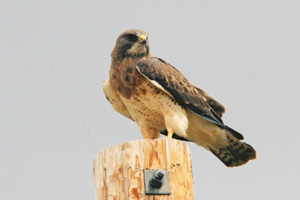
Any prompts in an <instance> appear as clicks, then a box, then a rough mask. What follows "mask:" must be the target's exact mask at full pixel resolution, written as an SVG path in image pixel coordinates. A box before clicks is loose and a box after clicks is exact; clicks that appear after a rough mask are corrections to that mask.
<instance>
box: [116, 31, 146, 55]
mask: <svg viewBox="0 0 300 200" xmlns="http://www.w3.org/2000/svg"><path fill="white" fill-rule="evenodd" d="M149 54H150V52H149V44H148V34H147V33H146V32H145V31H142V30H138V29H129V30H126V31H124V32H123V33H122V34H121V35H120V36H119V37H118V39H117V41H116V45H115V47H114V50H113V51H112V57H113V58H119V59H120V58H126V57H129V58H141V57H148V56H149Z"/></svg>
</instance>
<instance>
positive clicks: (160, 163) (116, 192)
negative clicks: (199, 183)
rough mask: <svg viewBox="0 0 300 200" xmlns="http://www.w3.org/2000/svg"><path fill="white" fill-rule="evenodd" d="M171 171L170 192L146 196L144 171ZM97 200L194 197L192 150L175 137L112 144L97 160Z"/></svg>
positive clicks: (152, 199)
mask: <svg viewBox="0 0 300 200" xmlns="http://www.w3.org/2000/svg"><path fill="white" fill-rule="evenodd" d="M152 169H163V170H168V171H169V183H170V192H171V194H170V195H146V194H145V186H144V170H152ZM94 179H95V192H96V199H97V200H127V199H128V200H133V199H134V200H138V199H139V200H184V199H187V200H193V199H194V191H193V175H192V165H191V156H190V150H189V148H188V146H187V144H186V143H185V142H182V141H178V140H175V139H156V140H137V141H131V142H127V143H124V144H121V145H116V146H112V147H109V148H107V149H104V150H102V151H100V152H99V153H98V154H97V155H96V156H95V159H94Z"/></svg>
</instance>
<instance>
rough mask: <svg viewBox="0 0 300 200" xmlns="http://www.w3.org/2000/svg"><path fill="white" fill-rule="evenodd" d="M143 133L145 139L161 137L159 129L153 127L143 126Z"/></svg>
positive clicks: (141, 128)
mask: <svg viewBox="0 0 300 200" xmlns="http://www.w3.org/2000/svg"><path fill="white" fill-rule="evenodd" d="M140 130H141V133H142V135H143V139H156V138H159V134H160V133H159V131H157V130H156V129H155V128H152V127H146V126H141V127H140Z"/></svg>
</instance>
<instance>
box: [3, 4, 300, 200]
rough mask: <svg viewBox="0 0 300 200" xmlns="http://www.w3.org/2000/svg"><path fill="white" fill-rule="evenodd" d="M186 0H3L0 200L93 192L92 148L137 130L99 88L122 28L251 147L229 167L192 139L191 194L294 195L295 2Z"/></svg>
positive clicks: (298, 111)
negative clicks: (142, 37)
mask: <svg viewBox="0 0 300 200" xmlns="http://www.w3.org/2000/svg"><path fill="white" fill-rule="evenodd" d="M182 2H184V3H181V2H179V1H151V2H150V1H148V3H146V2H144V1H137V0H136V1H101V0H97V1H94V0H90V1H75V0H73V1H70V0H64V1H53V0H51V1H50V0H44V1H40V0H36V1H34V0H32V1H30V0H19V1H5V0H0V69H1V70H0V199H3V200H15V199H26V200H41V199H43V200H54V199H55V200H60V199H61V200H66V199H72V200H82V199H94V198H95V196H94V179H93V168H92V160H93V158H94V156H95V154H96V153H97V152H98V151H100V150H101V149H104V148H107V147H109V146H112V145H116V144H122V143H125V142H127V141H131V140H139V139H142V136H141V134H140V132H139V129H138V127H137V125H136V124H135V123H133V122H132V121H131V120H129V119H127V118H125V117H123V116H121V115H120V114H118V113H116V112H115V111H114V110H113V109H112V107H111V105H110V104H109V103H108V102H107V101H106V99H105V96H104V94H103V91H102V83H103V81H104V80H105V79H106V78H107V77H108V72H109V68H110V62H111V59H110V53H111V50H112V48H113V47H114V44H115V40H116V38H117V36H118V35H119V34H120V33H121V32H123V31H124V30H126V29H128V28H139V29H143V30H145V31H146V32H148V33H149V42H150V49H151V52H152V54H153V55H154V56H158V57H161V58H162V59H164V60H166V61H167V62H169V63H171V64H172V65H174V66H175V67H176V68H177V69H178V70H180V71H181V72H182V73H183V74H184V75H185V76H186V77H187V78H188V79H189V80H190V81H191V82H192V83H193V84H194V85H196V86H198V87H200V88H202V89H204V90H205V91H207V92H208V93H210V94H211V95H212V96H214V97H215V98H216V99H217V100H219V101H220V102H222V103H223V104H224V105H225V107H226V109H227V112H226V114H225V115H224V118H223V119H224V122H225V123H226V124H227V125H229V126H231V127H232V128H234V129H236V130H238V131H239V132H241V133H242V134H243V135H244V137H245V141H246V142H247V143H249V144H251V145H252V146H253V147H254V148H255V149H256V150H257V160H255V161H251V162H250V163H248V164H246V165H245V166H242V167H239V168H226V166H225V165H223V163H221V162H220V161H219V160H218V159H217V158H216V157H215V156H214V155H213V154H211V153H210V152H208V151H206V150H205V149H203V148H201V147H198V146H196V145H195V144H193V143H189V147H190V149H191V154H192V166H193V175H194V176H193V177H194V191H195V192H194V193H195V200H201V199H205V200H208V199H222V200H233V199H247V200H248V199H249V200H250V199H251V200H252V199H300V190H299V188H300V158H299V157H300V156H299V140H300V136H299V134H300V106H299V105H300V104H299V103H300V92H299V91H300V90H299V87H300V1H298V0H295V1H292V0H289V1H287V0H283V1H278V0H277V1H276V0H275V1H274V0H269V1H264V0H259V1H258V0H257V1H232V0H228V1H211V0H207V1H194V2H193V3H191V2H188V1H182Z"/></svg>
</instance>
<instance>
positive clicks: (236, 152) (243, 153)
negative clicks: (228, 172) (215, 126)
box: [210, 133, 256, 167]
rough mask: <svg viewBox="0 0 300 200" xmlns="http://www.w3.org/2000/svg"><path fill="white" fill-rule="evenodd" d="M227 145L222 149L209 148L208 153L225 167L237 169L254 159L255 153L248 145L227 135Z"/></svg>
mask: <svg viewBox="0 0 300 200" xmlns="http://www.w3.org/2000/svg"><path fill="white" fill-rule="evenodd" d="M226 138H227V142H228V144H227V145H226V146H222V147H210V151H211V152H212V153H213V154H214V155H215V156H217V157H218V158H219V159H220V160H221V161H222V162H223V163H224V164H225V165H226V166H228V167H237V166H240V165H243V164H246V163H247V162H248V161H249V160H253V159H255V158H256V151H255V150H254V148H253V147H251V146H250V145H249V144H246V143H244V142H241V141H239V140H238V139H237V138H235V137H233V136H232V135H230V134H229V133H227V135H226Z"/></svg>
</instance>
